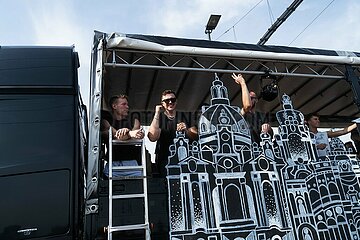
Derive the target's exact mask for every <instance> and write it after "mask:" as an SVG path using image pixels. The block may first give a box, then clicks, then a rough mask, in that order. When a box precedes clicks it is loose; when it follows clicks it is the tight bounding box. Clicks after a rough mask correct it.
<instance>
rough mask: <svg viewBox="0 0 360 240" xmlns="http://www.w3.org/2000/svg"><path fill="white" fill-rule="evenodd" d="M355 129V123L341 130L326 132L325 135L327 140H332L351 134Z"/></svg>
mask: <svg viewBox="0 0 360 240" xmlns="http://www.w3.org/2000/svg"><path fill="white" fill-rule="evenodd" d="M355 128H356V123H353V124H351V125H350V126H348V127H345V128H343V129H341V130H337V131H327V135H328V137H329V138H333V137H339V136H342V135H345V134H347V133H349V132H351V131H352V130H354V129H355Z"/></svg>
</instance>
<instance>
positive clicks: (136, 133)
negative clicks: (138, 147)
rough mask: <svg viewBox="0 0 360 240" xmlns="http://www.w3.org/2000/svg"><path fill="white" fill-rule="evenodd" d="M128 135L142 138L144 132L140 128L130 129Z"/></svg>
mask: <svg viewBox="0 0 360 240" xmlns="http://www.w3.org/2000/svg"><path fill="white" fill-rule="evenodd" d="M129 135H130V137H131V138H136V139H143V138H144V136H145V132H144V130H143V129H142V128H140V129H136V130H132V131H130V132H129Z"/></svg>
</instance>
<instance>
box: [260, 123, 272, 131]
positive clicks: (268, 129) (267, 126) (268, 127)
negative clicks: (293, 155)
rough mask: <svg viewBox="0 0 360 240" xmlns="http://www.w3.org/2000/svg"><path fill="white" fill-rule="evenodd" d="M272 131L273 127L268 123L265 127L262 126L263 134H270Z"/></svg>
mask: <svg viewBox="0 0 360 240" xmlns="http://www.w3.org/2000/svg"><path fill="white" fill-rule="evenodd" d="M270 129H271V126H270V124H268V123H264V124H263V125H261V132H262V133H269V132H270Z"/></svg>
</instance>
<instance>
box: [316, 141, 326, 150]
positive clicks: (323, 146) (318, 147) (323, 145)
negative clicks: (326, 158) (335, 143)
mask: <svg viewBox="0 0 360 240" xmlns="http://www.w3.org/2000/svg"><path fill="white" fill-rule="evenodd" d="M316 148H317V149H320V150H324V149H325V148H326V144H325V143H320V144H318V145H316Z"/></svg>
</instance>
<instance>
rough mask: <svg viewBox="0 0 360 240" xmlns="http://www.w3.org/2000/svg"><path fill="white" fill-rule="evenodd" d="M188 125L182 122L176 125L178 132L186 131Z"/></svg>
mask: <svg viewBox="0 0 360 240" xmlns="http://www.w3.org/2000/svg"><path fill="white" fill-rule="evenodd" d="M185 130H186V124H185V123H184V122H180V123H178V124H177V125H176V131H185Z"/></svg>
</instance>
